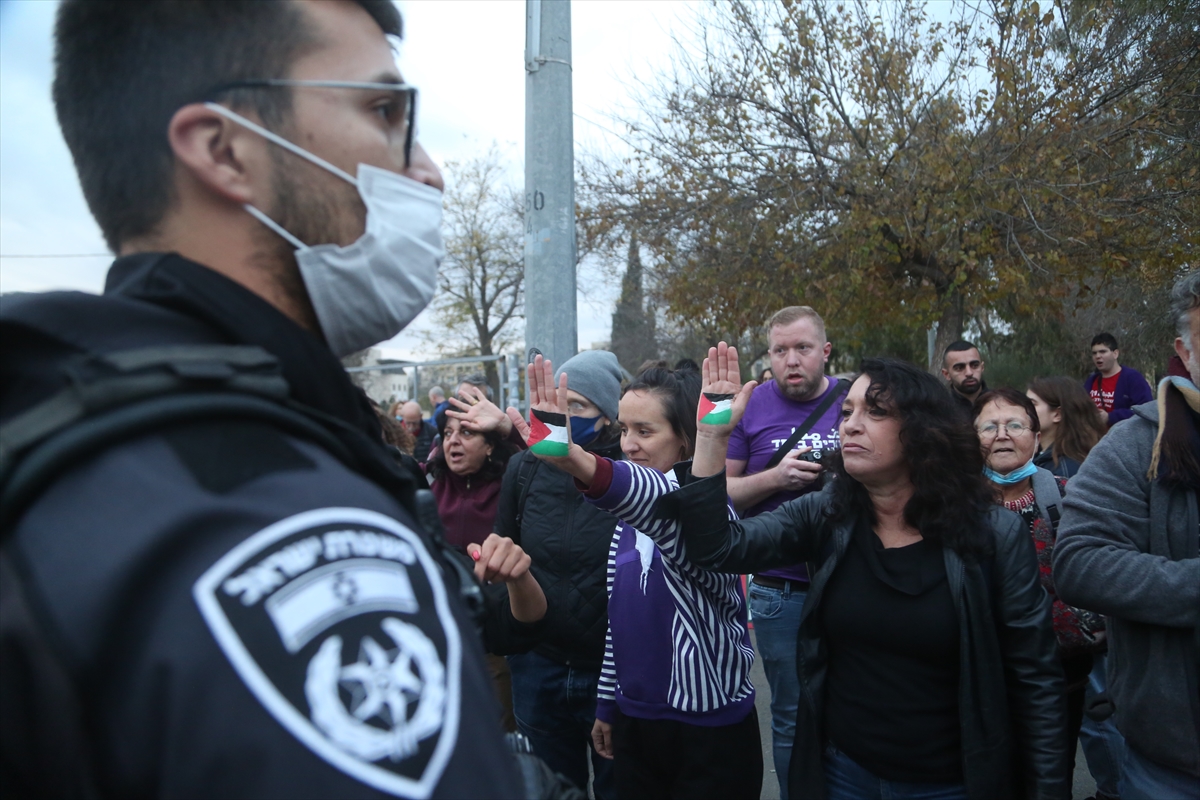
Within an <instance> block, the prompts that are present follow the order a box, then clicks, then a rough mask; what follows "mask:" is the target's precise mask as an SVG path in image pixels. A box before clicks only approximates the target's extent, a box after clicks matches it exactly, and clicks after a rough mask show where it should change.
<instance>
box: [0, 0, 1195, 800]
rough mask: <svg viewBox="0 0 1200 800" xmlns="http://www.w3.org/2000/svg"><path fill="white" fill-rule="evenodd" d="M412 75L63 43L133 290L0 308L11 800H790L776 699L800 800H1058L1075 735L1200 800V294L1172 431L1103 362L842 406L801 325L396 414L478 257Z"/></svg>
mask: <svg viewBox="0 0 1200 800" xmlns="http://www.w3.org/2000/svg"><path fill="white" fill-rule="evenodd" d="M402 33H403V28H402V23H401V19H400V17H399V13H398V11H397V9H396V7H395V6H394V5H393V4H392V3H391V2H388V1H387V0H357V2H346V3H304V4H291V3H258V2H255V3H250V2H241V3H234V2H224V3H208V2H178V1H177V2H170V3H149V2H146V3H96V2H92V0H63V2H62V3H61V4H60V6H59V13H58V22H57V25H56V31H55V47H56V50H55V85H54V99H55V105H56V112H57V114H58V118H59V121H60V125H61V128H62V130H63V133H64V137H65V139H66V142H67V145H68V147H69V148H70V149H71V152H72V156H73V158H74V160H75V163H76V165H77V168H78V170H79V173H80V177H81V184H82V188H83V191H84V194H85V196H86V198H87V201H88V205H89V208H90V209H91V210H92V212H93V215H94V216H95V217H96V220H97V222H98V223H99V225H100V228H101V230H102V232H103V234H104V236H105V239H106V242H107V243H108V245H109V246H110V247H111V249H112V250H113V251H114V252H116V253H120V254H121V255H120V257H119V258H118V259H117V260H116V262H115V263H114V264H113V266H112V267H111V269H110V271H109V274H108V279H107V282H106V287H105V291H104V293H103V294H102V295H87V294H82V293H71V292H50V293H44V294H41V295H20V296H12V295H7V296H6V297H5V299H4V304H3V306H2V307H0V332H2V333H3V335H2V336H0V374H3V376H4V388H5V391H4V392H3V393H0V421H2V422H3V424H4V428H3V434H4V435H3V441H2V444H3V446H2V447H0V456H2V457H0V478H2V480H0V490H2V492H0V532H2V533H3V537H2V538H0V791H3V793H4V795H5V796H6V797H7V796H12V797H27V796H28V797H89V798H90V797H130V796H137V797H142V796H145V797H159V796H169V797H174V796H199V797H210V796H211V797H256V798H258V797H301V796H304V797H377V796H402V797H413V798H431V797H437V798H454V797H472V798H473V797H546V798H564V799H565V798H571V799H572V800H579V799H580V798H582V797H583V796H585V793H587V794H590V795H591V796H593V797H596V798H613V797H615V798H620V799H621V800H626V799H629V800H633V799H634V798H642V797H654V798H660V797H662V798H681V799H682V798H748V799H750V798H756V797H758V796H759V795H760V793H761V792H762V789H763V781H764V777H765V775H764V763H763V750H762V742H761V741H760V738H759V737H760V733H759V724H758V718H757V711H756V705H755V700H756V697H755V692H756V687H755V685H754V683H753V681H752V679H751V669H752V666H753V663H754V659H755V658H756V657H760V658H761V659H762V663H763V666H764V668H765V672H766V675H767V683H768V687H769V691H770V693H771V699H770V709H771V718H772V719H771V737H772V741H771V750H772V753H773V761H774V765H775V767H776V770H777V774H778V775H779V778H780V781H781V786H780V792H781V794H782V795H783V796H784V797H790V798H795V799H796V800H802V799H803V800H807V798H829V800H883V798H897V800H899V799H900V798H905V799H908V800H916V799H917V798H927V799H929V800H933V799H934V798H937V799H939V800H958V799H959V798H969V799H970V800H985V798H1038V799H1039V800H1065V798H1068V797H1070V796H1071V790H1072V786H1071V783H1072V762H1073V759H1074V754H1075V751H1076V747H1077V745H1076V742H1077V741H1078V742H1079V743H1080V745H1081V746H1082V749H1083V752H1084V754H1085V758H1086V760H1087V762H1088V767H1089V769H1090V770H1091V772H1092V774H1093V776H1094V777H1095V778H1096V785H1097V796H1098V797H1103V798H1110V799H1111V798H1116V797H1120V798H1123V799H1124V800H1166V799H1167V798H1188V799H1189V800H1198V799H1200V552H1198V548H1200V503H1198V498H1200V388H1198V384H1200V271H1196V270H1194V271H1192V272H1190V273H1189V274H1187V275H1185V276H1183V277H1181V278H1180V280H1179V281H1178V283H1177V284H1176V286H1175V287H1174V290H1173V292H1172V296H1171V308H1170V309H1169V310H1168V309H1162V310H1161V313H1163V314H1168V313H1169V314H1170V318H1171V321H1172V323H1173V324H1174V325H1175V326H1176V327H1177V330H1178V337H1177V338H1176V339H1175V357H1174V359H1173V361H1172V363H1171V366H1170V368H1169V370H1168V377H1167V378H1165V379H1164V380H1163V381H1162V382H1161V383H1160V384H1159V386H1158V387H1157V391H1154V390H1153V389H1152V387H1151V386H1150V385H1149V384H1148V383H1147V382H1146V380H1145V378H1144V377H1143V376H1142V375H1141V374H1140V373H1138V372H1136V371H1135V370H1133V369H1132V368H1131V367H1128V366H1123V365H1122V364H1121V363H1120V350H1119V343H1118V341H1117V340H1116V338H1115V337H1114V336H1112V335H1111V334H1108V333H1100V334H1098V335H1097V336H1096V337H1095V338H1094V339H1093V340H1092V343H1091V355H1092V358H1093V362H1094V364H1095V367H1096V369H1095V372H1094V373H1093V374H1092V375H1090V376H1089V377H1088V378H1087V379H1086V381H1083V382H1081V381H1080V380H1079V377H1080V376H1075V377H1062V376H1059V377H1047V378H1042V379H1038V380H1035V381H1033V382H1031V383H1030V385H1029V386H1028V387H1024V388H1022V387H999V386H997V387H989V386H988V385H987V383H986V381H985V380H984V374H985V370H986V364H985V361H984V358H983V355H982V354H981V352H980V350H979V348H978V347H976V346H975V345H974V344H972V343H970V342H965V341H962V342H955V343H953V344H951V345H949V346H948V347H947V348H945V350H944V352H943V353H942V354H941V357H942V370H941V374H942V377H943V380H942V381H939V380H938V379H937V378H936V377H935V376H934V375H933V374H931V373H930V372H929V371H927V370H925V369H923V368H920V367H917V366H915V365H913V364H909V363H907V362H904V361H901V360H897V359H892V358H867V359H865V360H863V362H862V363H861V365H860V367H859V369H858V371H857V372H856V373H855V374H853V375H850V376H847V377H846V378H839V377H837V376H830V375H827V374H826V367H827V362H828V359H829V356H830V353H831V349H832V348H831V344H830V342H829V340H828V336H827V333H826V328H825V321H824V320H823V319H822V318H821V316H820V315H819V314H818V313H817V312H816V311H815V310H814V309H811V308H808V307H805V306H789V307H787V308H784V309H782V310H779V311H778V312H776V313H775V314H774V315H772V316H769V317H766V316H765V312H766V310H765V309H764V322H765V326H766V328H767V331H768V339H769V347H768V353H767V355H768V360H769V366H766V367H764V368H763V369H762V371H761V372H760V373H759V375H758V381H748V382H745V383H743V382H742V377H743V376H742V370H743V368H744V367H746V366H748V365H745V364H743V363H742V361H741V360H740V359H739V354H738V352H737V350H736V348H734V347H730V346H728V345H727V344H726V343H724V342H721V343H719V344H717V345H716V346H714V347H711V348H709V350H708V352H707V354H706V357H704V358H703V359H702V361H703V363H702V365H701V364H696V363H695V362H693V361H690V360H687V359H685V360H683V361H681V362H678V363H677V364H676V365H675V366H674V367H673V368H671V367H669V366H667V364H666V363H665V362H656V361H652V362H649V363H647V364H645V365H643V367H642V368H641V369H639V370H638V372H637V374H635V375H633V376H631V379H630V380H628V381H626V382H623V381H622V377H623V375H622V371H621V369H620V367H619V366H618V365H617V361H616V359H615V357H614V356H613V355H612V354H611V353H605V352H598V351H590V352H585V353H580V354H579V355H576V356H574V357H573V358H571V359H569V360H568V361H566V363H563V364H558V365H554V364H552V363H550V362H549V361H548V360H545V359H543V358H542V357H540V356H539V357H537V358H536V359H535V360H534V362H533V363H532V364H531V365H529V368H528V370H527V379H528V395H527V401H528V405H529V413H528V415H522V414H521V413H520V412H518V411H517V410H516V409H500V408H499V407H497V406H496V404H495V403H494V402H493V399H492V390H491V388H490V387H489V386H488V385H487V381H486V380H485V379H484V377H483V376H481V375H479V376H471V377H469V378H468V379H467V380H465V381H462V382H460V383H459V385H458V386H457V387H455V388H454V390H453V391H452V392H450V393H449V394H447V393H446V392H445V391H444V390H443V389H442V388H441V387H434V388H433V389H431V390H430V392H429V401H430V403H431V405H432V409H433V413H432V417H431V419H429V420H425V419H423V418H422V416H421V414H420V409H419V407H418V406H415V404H413V403H407V404H403V405H401V406H399V407H393V408H392V409H390V410H389V412H388V413H384V412H383V411H381V410H379V409H374V408H373V407H372V406H371V405H370V404H369V403H368V402H367V400H366V398H365V396H364V395H363V393H362V392H361V391H360V390H358V389H357V388H356V387H355V386H354V385H353V384H352V383H351V382H350V380H349V377H348V376H347V374H346V372H345V370H344V367H343V364H342V362H341V361H340V359H341V358H342V357H345V356H347V355H350V354H351V353H354V352H356V351H359V350H361V349H362V348H364V347H367V346H370V345H372V344H375V343H378V342H381V341H386V340H388V339H390V338H391V337H393V336H394V335H396V334H397V333H398V332H400V331H402V330H403V329H404V328H405V327H406V326H407V325H408V324H409V323H410V322H412V320H413V319H414V318H415V317H416V315H417V314H418V313H420V311H421V310H422V309H423V308H425V306H426V305H427V304H428V303H429V301H430V299H431V296H432V294H433V292H434V287H435V286H436V284H437V270H438V265H439V261H440V259H441V257H442V254H443V253H444V250H443V247H442V240H441V235H440V230H439V229H440V220H441V191H442V190H443V189H444V183H443V181H442V177H441V174H440V171H439V170H438V169H437V167H436V166H435V165H434V164H433V162H432V160H431V159H430V158H429V156H428V154H427V153H426V152H425V151H424V149H423V148H422V147H421V145H420V142H418V141H417V140H416V134H415V131H416V113H417V105H416V89H415V87H413V86H411V85H409V84H407V83H405V82H404V81H403V79H402V76H401V75H400V73H399V72H398V70H397V68H396V64H395V58H394V50H393V45H394V41H395V39H397V38H399V37H400V36H401V35H402ZM360 231H361V232H362V233H361V235H360V234H359V232H360ZM540 311H541V309H537V308H530V307H527V308H526V309H525V313H527V314H536V313H539V312H540ZM531 344H533V343H531ZM696 355H699V354H696ZM556 367H557V369H556ZM1089 404H1090V405H1089ZM746 576H750V580H749V584H748V586H747V584H746V583H744V578H745V577H746ZM751 625H753V626H754V627H753V634H752V629H751ZM756 650H757V652H756ZM504 727H507V728H508V729H509V730H510V731H511V732H510V733H509V734H508V735H505V734H504V733H503V732H502V731H503V728H504Z"/></svg>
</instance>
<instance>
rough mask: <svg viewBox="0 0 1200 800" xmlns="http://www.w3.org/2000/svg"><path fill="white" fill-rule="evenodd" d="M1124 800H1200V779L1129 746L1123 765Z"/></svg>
mask: <svg viewBox="0 0 1200 800" xmlns="http://www.w3.org/2000/svg"><path fill="white" fill-rule="evenodd" d="M1121 800H1200V778H1198V777H1196V776H1195V775H1188V774H1187V773H1186V772H1180V771H1179V770H1177V769H1171V768H1170V767H1164V766H1163V765H1162V764H1158V763H1155V762H1154V761H1151V760H1150V759H1148V758H1146V757H1145V756H1144V755H1142V754H1141V753H1139V752H1138V751H1137V750H1134V749H1133V748H1132V747H1128V746H1127V747H1126V748H1125V760H1124V761H1122V762H1121Z"/></svg>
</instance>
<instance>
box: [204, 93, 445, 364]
mask: <svg viewBox="0 0 1200 800" xmlns="http://www.w3.org/2000/svg"><path fill="white" fill-rule="evenodd" d="M206 105H207V107H208V108H210V109H212V110H213V111H216V112H217V113H218V114H221V115H222V116H224V117H227V118H228V119H231V120H233V121H234V122H236V123H238V124H239V125H243V126H245V127H246V128H249V129H250V130H252V131H254V132H255V133H257V134H259V135H260V136H262V137H264V138H266V139H268V140H269V141H271V142H274V143H275V144H277V145H279V146H280V147H283V148H285V149H287V150H290V151H291V152H293V153H295V154H296V155H298V156H300V157H301V158H305V159H308V160H309V161H311V162H312V163H314V164H316V165H317V166H319V167H321V168H323V169H326V170H328V171H329V172H332V173H333V174H334V175H337V176H338V177H339V178H342V179H343V180H346V181H349V182H350V183H351V184H352V185H354V186H357V187H358V193H359V195H360V196H361V197H362V200H363V204H364V205H365V206H366V207H367V225H366V230H365V231H364V232H363V235H362V236H361V237H359V239H358V240H357V241H356V242H354V243H353V244H351V245H347V246H346V247H339V246H338V245H336V244H319V245H316V246H312V247H310V246H309V245H307V244H305V243H304V242H302V241H300V240H299V239H297V238H296V237H295V236H293V235H292V234H291V233H289V232H288V231H286V230H284V229H283V227H281V226H280V225H279V224H278V223H277V222H275V221H274V220H272V219H271V218H270V217H268V216H267V215H266V214H264V213H263V212H262V211H260V210H258V209H257V208H255V207H254V206H252V205H249V204H247V205H246V206H245V208H246V211H248V212H249V213H250V214H252V215H253V216H254V217H255V218H256V219H258V220H259V221H260V222H262V223H263V224H264V225H266V226H267V227H268V228H270V229H271V230H273V231H275V232H276V233H278V234H279V235H280V236H282V237H283V238H284V239H287V240H288V241H289V242H291V243H292V244H293V245H294V246H295V247H296V263H297V264H298V265H299V266H300V275H301V277H302V278H303V279H304V285H305V287H307V289H308V296H309V298H310V299H311V300H312V304H313V309H314V310H315V311H316V313H317V321H318V322H320V323H321V330H322V332H323V333H324V334H325V341H326V342H328V343H329V349H330V350H332V351H333V353H334V355H336V356H337V357H338V358H341V357H343V356H346V355H349V354H350V353H356V352H358V351H359V350H362V349H364V348H366V347H370V346H371V345H373V344H378V343H379V342H382V341H384V340H386V339H390V338H392V337H393V336H395V335H396V334H397V333H399V332H400V331H402V330H404V328H405V327H406V326H407V325H408V324H409V323H410V322H412V321H413V319H414V318H415V317H416V316H417V314H420V313H421V311H422V310H423V309H424V308H425V306H427V305H429V301H430V300H431V299H432V298H433V292H434V290H435V289H436V288H437V270H438V264H440V263H441V260H442V257H443V256H444V255H445V253H446V251H445V249H444V248H443V247H442V234H441V224H442V193H441V192H439V191H438V190H437V189H434V188H433V187H430V186H426V185H425V184H423V183H418V182H417V181H414V180H412V179H411V178H406V177H404V176H403V175H400V174H399V173H396V172H391V171H390V170H386V169H379V168H378V167H372V166H369V165H367V164H359V165H358V180H355V179H354V178H353V177H351V176H350V175H349V174H347V173H346V172H344V171H343V170H340V169H338V168H337V167H335V166H334V165H333V164H330V163H329V162H328V161H325V160H324V159H322V158H320V157H318V156H315V155H313V154H312V153H310V152H308V151H307V150H305V149H303V148H302V147H299V146H298V145H295V144H293V143H292V142H289V141H288V140H287V139H284V138H283V137H282V136H279V135H278V134H276V133H272V132H271V131H269V130H267V129H266V128H263V127H262V126H261V125H257V124H255V123H253V122H251V121H250V120H248V119H246V118H245V117H243V116H241V115H240V114H236V113H234V112H233V111H230V110H229V109H228V108H225V106H222V105H217V104H216V103H207V104H206Z"/></svg>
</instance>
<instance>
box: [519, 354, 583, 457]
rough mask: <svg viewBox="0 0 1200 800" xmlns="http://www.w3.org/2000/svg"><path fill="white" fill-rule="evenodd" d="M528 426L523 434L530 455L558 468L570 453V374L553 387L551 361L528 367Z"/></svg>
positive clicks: (538, 360) (539, 360) (535, 362)
mask: <svg viewBox="0 0 1200 800" xmlns="http://www.w3.org/2000/svg"><path fill="white" fill-rule="evenodd" d="M528 374H529V425H528V428H527V430H522V431H521V432H522V435H523V436H524V437H525V443H526V444H528V445H529V451H530V452H531V453H533V454H534V455H535V456H537V457H538V458H541V459H544V460H546V461H549V462H550V463H552V464H558V463H559V462H560V461H561V460H563V459H565V458H566V457H567V455H568V453H569V452H570V450H571V425H570V423H569V421H568V419H567V374H566V373H565V372H564V373H563V374H562V375H559V376H558V385H557V386H555V384H554V365H553V364H552V363H551V362H550V359H548V358H544V357H542V356H540V355H539V356H535V357H534V359H533V363H532V364H530V365H529V368H528Z"/></svg>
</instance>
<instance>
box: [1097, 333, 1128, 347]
mask: <svg viewBox="0 0 1200 800" xmlns="http://www.w3.org/2000/svg"><path fill="white" fill-rule="evenodd" d="M1098 344H1102V345H1104V346H1105V347H1107V348H1108V349H1109V350H1120V349H1121V348H1119V347H1117V337H1115V336H1113V335H1112V334H1111V333H1097V334H1096V335H1095V336H1093V337H1092V344H1091V346H1092V347H1095V346H1096V345H1098Z"/></svg>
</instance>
